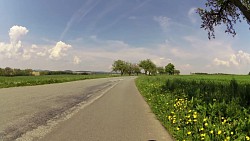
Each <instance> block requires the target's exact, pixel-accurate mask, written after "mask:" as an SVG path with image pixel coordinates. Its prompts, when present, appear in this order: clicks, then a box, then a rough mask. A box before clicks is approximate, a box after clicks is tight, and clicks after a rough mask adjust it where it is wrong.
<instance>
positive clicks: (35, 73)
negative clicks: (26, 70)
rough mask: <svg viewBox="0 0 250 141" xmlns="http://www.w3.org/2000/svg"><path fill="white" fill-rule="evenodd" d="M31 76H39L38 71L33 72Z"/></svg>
mask: <svg viewBox="0 0 250 141" xmlns="http://www.w3.org/2000/svg"><path fill="white" fill-rule="evenodd" d="M31 74H32V75H33V76H40V72H39V71H33V72H32V73H31Z"/></svg>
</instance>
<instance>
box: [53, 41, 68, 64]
mask: <svg viewBox="0 0 250 141" xmlns="http://www.w3.org/2000/svg"><path fill="white" fill-rule="evenodd" d="M71 47H72V46H71V45H69V44H65V43H64V42H62V41H59V42H57V43H56V46H55V47H53V48H52V49H50V50H49V53H50V55H49V58H50V59H55V60H58V59H60V58H61V57H62V56H65V55H66V53H64V52H65V51H67V50H68V49H69V48H71Z"/></svg>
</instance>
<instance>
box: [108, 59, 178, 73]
mask: <svg viewBox="0 0 250 141" xmlns="http://www.w3.org/2000/svg"><path fill="white" fill-rule="evenodd" d="M112 69H113V71H115V72H119V73H120V74H121V75H124V74H128V75H132V74H136V75H138V74H139V73H141V71H142V70H143V71H144V74H145V75H155V74H157V73H158V74H169V75H174V74H176V75H179V74H180V71H179V70H176V69H175V67H174V65H173V64H172V63H169V64H167V65H166V66H165V67H157V66H156V65H155V64H154V63H153V62H152V61H151V60H150V59H146V60H142V61H140V62H139V63H138V64H137V63H130V62H127V61H123V60H116V61H114V63H113V65H112Z"/></svg>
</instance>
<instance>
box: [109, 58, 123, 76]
mask: <svg viewBox="0 0 250 141" xmlns="http://www.w3.org/2000/svg"><path fill="white" fill-rule="evenodd" d="M112 67H113V68H112V69H113V71H115V72H117V71H119V72H120V73H121V75H123V74H124V73H125V72H126V70H127V64H126V62H125V61H122V60H116V61H114V63H113V65H112Z"/></svg>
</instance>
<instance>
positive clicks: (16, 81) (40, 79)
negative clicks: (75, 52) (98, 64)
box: [0, 74, 117, 88]
mask: <svg viewBox="0 0 250 141" xmlns="http://www.w3.org/2000/svg"><path fill="white" fill-rule="evenodd" d="M115 76H117V75H107V74H104V75H103V74H98V75H44V76H15V77H3V76H2V77H0V88H8V87H20V86H33V85H44V84H52V83H63V82H69V81H77V80H85V79H96V78H107V77H115Z"/></svg>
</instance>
